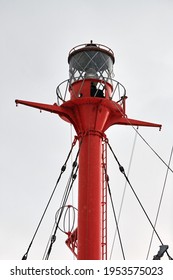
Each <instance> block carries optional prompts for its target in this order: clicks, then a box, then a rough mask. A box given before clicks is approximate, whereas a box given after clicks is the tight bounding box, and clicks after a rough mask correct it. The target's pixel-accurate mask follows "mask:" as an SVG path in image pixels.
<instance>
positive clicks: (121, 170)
mask: <svg viewBox="0 0 173 280" xmlns="http://www.w3.org/2000/svg"><path fill="white" fill-rule="evenodd" d="M108 146H109V148H110V150H111V152H112V154H113V156H114V158H115V160H116V162H117V163H118V166H119V170H120V172H121V173H122V174H123V175H124V177H125V179H126V180H127V183H128V184H129V186H130V188H131V190H132V192H133V194H134V195H135V197H136V199H137V201H138V203H139V205H140V206H141V208H142V210H143V212H144V214H145V216H146V218H147V219H148V221H149V223H150V225H151V227H152V228H153V231H154V232H155V234H156V236H157V238H158V239H159V241H160V243H161V244H162V245H164V244H163V242H162V240H161V238H160V236H159V234H158V233H157V231H156V229H155V228H154V225H153V223H152V222H151V220H150V218H149V216H148V214H147V212H146V210H145V208H144V206H143V205H142V203H141V201H140V199H139V197H138V196H137V194H136V192H135V190H134V188H133V186H132V184H131V183H130V181H129V178H128V177H127V175H126V173H125V170H124V167H123V166H122V165H121V164H120V162H119V161H118V159H117V157H116V155H115V153H114V151H113V149H112V147H111V145H110V144H109V142H108Z"/></svg>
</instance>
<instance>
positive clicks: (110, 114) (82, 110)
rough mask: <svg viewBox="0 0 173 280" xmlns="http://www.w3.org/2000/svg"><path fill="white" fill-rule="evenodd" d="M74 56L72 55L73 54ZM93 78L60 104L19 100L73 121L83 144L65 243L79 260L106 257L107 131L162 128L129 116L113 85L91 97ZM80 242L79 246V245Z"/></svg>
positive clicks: (76, 84) (73, 87)
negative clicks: (73, 222)
mask: <svg viewBox="0 0 173 280" xmlns="http://www.w3.org/2000/svg"><path fill="white" fill-rule="evenodd" d="M70 55H71V54H70ZM111 55H112V54H111ZM92 82H93V79H86V80H85V79H84V80H78V81H77V82H74V83H73V84H72V85H71V86H70V87H69V92H70V94H71V100H69V101H66V102H64V103H63V104H62V105H61V106H58V105H57V104H53V105H48V104H42V103H35V102H29V101H22V100H16V104H24V105H27V106H30V107H34V108H38V109H40V110H45V111H49V112H51V113H55V114H58V115H59V116H60V117H61V118H62V119H63V120H65V121H67V122H70V123H72V124H73V126H74V128H75V130H76V133H77V135H78V139H79V141H80V143H81V145H80V153H79V186H78V228H77V231H75V232H74V233H72V234H70V235H69V238H68V239H67V241H66V243H67V245H68V246H69V248H70V249H71V250H72V251H73V253H74V250H76V246H77V253H76V252H75V254H76V255H77V259H79V260H100V259H102V258H103V251H102V246H103V236H102V235H103V234H102V233H103V228H102V227H103V223H102V222H103V212H102V206H103V189H104V186H103V184H104V183H103V177H102V176H103V165H102V164H103V161H102V140H103V139H105V135H104V132H105V131H106V130H107V129H108V128H109V127H110V126H112V125H114V124H121V125H133V126H151V127H159V128H161V125H160V124H154V123H149V122H144V121H138V120H134V119H129V118H128V117H127V115H126V112H125V107H126V106H125V101H126V98H123V99H122V100H121V102H114V101H113V100H111V98H110V92H111V91H112V86H111V85H110V83H107V82H105V81H103V83H104V85H105V88H106V90H105V98H99V97H91V95H90V87H91V83H92ZM76 244H77V245H76Z"/></svg>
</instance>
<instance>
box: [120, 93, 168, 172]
mask: <svg viewBox="0 0 173 280" xmlns="http://www.w3.org/2000/svg"><path fill="white" fill-rule="evenodd" d="M123 98H124V96H123V97H122V98H121V99H123ZM115 106H116V107H117V109H118V111H119V112H120V113H121V115H122V116H123V117H124V118H126V119H127V121H128V123H129V125H130V126H131V127H132V128H133V129H134V130H135V131H136V132H137V133H138V135H139V136H140V138H141V139H142V140H143V141H144V143H145V144H146V145H147V146H148V147H149V148H150V149H151V151H152V152H153V153H154V154H155V155H156V156H157V157H158V158H159V159H160V160H161V161H162V163H163V164H164V165H166V167H167V168H168V169H169V170H170V171H171V172H172V173H173V170H172V169H171V168H170V166H168V165H167V163H166V162H165V161H164V160H163V158H162V157H161V156H160V155H159V154H158V153H157V152H156V151H155V150H154V149H153V148H152V146H151V145H150V144H149V143H148V142H147V141H146V140H145V138H144V137H143V136H142V135H141V134H140V133H139V131H138V130H137V129H136V128H135V127H134V125H133V124H132V123H131V122H130V120H129V119H128V118H127V116H126V114H125V113H123V112H122V111H121V110H120V108H119V106H118V105H117V103H116V102H115Z"/></svg>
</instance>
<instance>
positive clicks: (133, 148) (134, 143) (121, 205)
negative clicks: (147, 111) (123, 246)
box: [110, 128, 138, 259]
mask: <svg viewBox="0 0 173 280" xmlns="http://www.w3.org/2000/svg"><path fill="white" fill-rule="evenodd" d="M137 129H138V128H137ZM136 139H137V133H135V137H134V142H133V146H132V152H131V156H130V161H129V166H128V171H127V176H129V173H130V168H131V164H132V159H133V154H134V150H135V145H136ZM126 188H127V181H125V186H124V190H123V195H122V199H121V204H120V210H119V213H118V223H119V220H120V216H121V211H122V207H123V203H124V198H125V193H126ZM116 234H117V229H115V233H114V238H113V242H112V248H111V252H110V259H111V257H112V253H113V247H114V244H115V239H116Z"/></svg>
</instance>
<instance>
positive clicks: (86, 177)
mask: <svg viewBox="0 0 173 280" xmlns="http://www.w3.org/2000/svg"><path fill="white" fill-rule="evenodd" d="M101 151H102V137H101V135H99V134H97V132H90V133H89V134H87V135H86V136H84V137H83V140H82V144H81V149H80V155H79V194H78V260H101V259H102V251H101V242H102V239H101V238H102V237H101V232H102V231H101V227H102V224H101V223H102V212H101V211H102V209H101V201H102V169H101V156H102V154H101V153H102V152H101Z"/></svg>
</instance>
